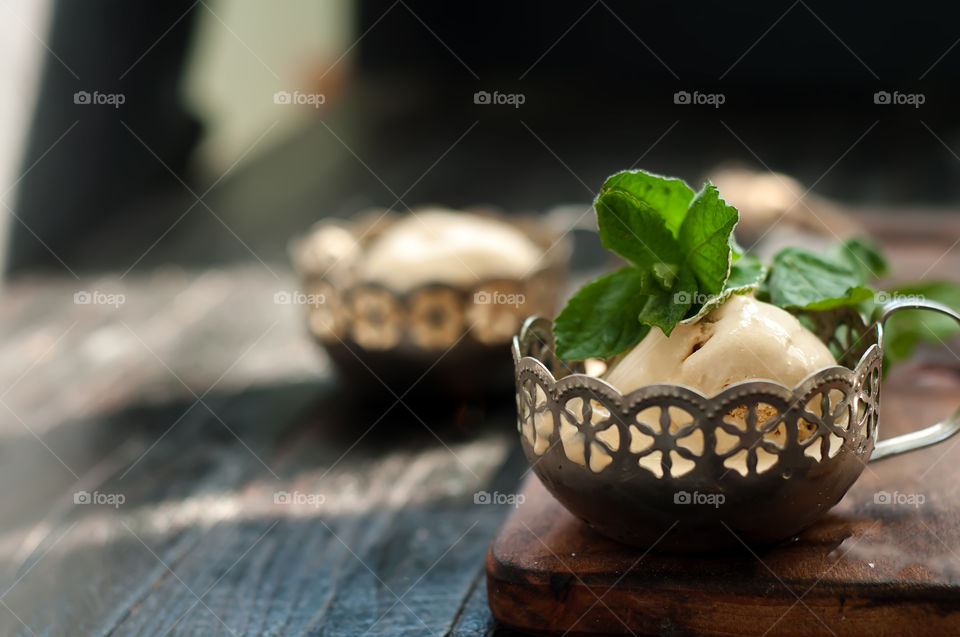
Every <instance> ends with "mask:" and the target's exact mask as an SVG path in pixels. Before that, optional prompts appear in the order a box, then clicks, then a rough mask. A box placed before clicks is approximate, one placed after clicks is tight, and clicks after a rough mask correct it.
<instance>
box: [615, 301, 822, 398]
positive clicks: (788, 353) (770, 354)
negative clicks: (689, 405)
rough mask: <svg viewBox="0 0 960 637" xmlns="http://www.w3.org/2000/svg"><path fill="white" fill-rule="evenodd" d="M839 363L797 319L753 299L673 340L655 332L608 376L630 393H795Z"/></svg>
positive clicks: (685, 328)
mask: <svg viewBox="0 0 960 637" xmlns="http://www.w3.org/2000/svg"><path fill="white" fill-rule="evenodd" d="M836 364H837V362H836V360H835V359H834V357H833V355H832V354H831V353H830V350H828V349H827V347H826V345H824V344H823V343H822V342H821V341H820V339H818V338H817V337H816V336H815V335H814V334H813V332H811V331H810V330H808V329H807V328H805V327H804V326H803V325H801V324H800V321H798V320H797V319H796V317H795V316H793V315H792V314H790V313H789V312H787V311H786V310H782V309H780V308H779V307H776V306H774V305H770V304H769V303H764V302H762V301H758V300H756V299H755V298H753V297H751V296H745V295H734V296H732V297H730V299H729V300H728V301H727V302H726V303H724V304H723V305H721V306H720V307H718V308H717V309H715V310H713V311H712V312H710V313H709V314H707V315H706V316H705V317H703V318H702V319H701V320H700V321H698V322H696V323H693V324H689V325H677V326H676V328H674V330H673V332H672V333H671V334H670V336H669V337H667V336H666V335H664V333H663V332H662V331H660V330H659V329H657V328H653V329H652V330H651V331H650V333H649V334H648V335H647V337H646V338H644V339H643V340H642V341H640V343H639V344H637V346H636V347H634V348H633V349H632V350H631V351H630V352H629V353H628V354H627V355H626V356H624V357H623V358H622V359H621V360H620V361H619V362H618V363H617V364H616V365H615V366H614V367H612V368H611V369H610V370H609V371H608V372H607V374H606V376H605V380H606V381H607V382H609V383H610V384H611V385H613V386H614V387H616V388H617V389H619V390H620V391H621V392H622V393H627V392H629V391H632V390H634V389H636V388H638V387H642V386H644V385H650V384H652V383H675V384H679V385H686V386H687V387H692V388H693V389H696V390H698V391H700V392H701V393H703V394H706V395H707V396H712V395H714V394H716V393H717V392H719V391H720V390H721V389H723V388H724V387H727V386H728V385H731V384H733V383H736V382H739V381H742V380H750V379H766V380H772V381H775V382H778V383H780V384H781V385H785V386H786V387H791V388H792V387H793V386H794V385H796V384H797V383H799V382H800V381H801V380H803V378H804V377H806V376H807V375H808V374H810V373H812V372H815V371H817V370H819V369H822V368H824V367H828V366H830V365H836Z"/></svg>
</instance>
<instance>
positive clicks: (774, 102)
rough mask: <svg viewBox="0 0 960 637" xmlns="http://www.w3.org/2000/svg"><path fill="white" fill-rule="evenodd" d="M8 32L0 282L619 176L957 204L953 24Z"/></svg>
mask: <svg viewBox="0 0 960 637" xmlns="http://www.w3.org/2000/svg"><path fill="white" fill-rule="evenodd" d="M31 15H33V16H34V18H35V20H36V22H37V25H36V31H35V35H36V36H37V37H36V38H34V39H32V40H29V41H27V42H25V43H24V46H23V47H22V48H23V50H24V51H26V52H29V53H30V55H31V56H32V57H24V58H17V59H18V60H19V59H22V60H24V62H23V63H22V66H23V68H35V69H36V71H37V75H36V77H39V78H40V79H39V80H35V81H33V82H32V83H31V82H30V81H24V82H23V83H22V85H23V86H27V87H31V89H30V90H31V93H30V95H31V96H30V98H29V99H28V100H25V102H26V103H27V104H28V106H23V107H22V109H23V113H21V116H20V121H21V122H22V123H28V125H29V128H28V129H27V131H28V132H25V133H24V134H22V135H20V136H19V137H18V136H17V135H11V136H7V137H8V138H9V139H11V140H12V141H11V143H10V144H9V146H10V148H9V149H6V152H7V153H8V155H10V156H11V157H15V158H16V159H15V161H14V160H11V161H10V162H9V164H10V169H9V170H7V172H8V173H9V179H8V182H9V183H10V184H12V188H11V189H9V190H7V194H6V195H5V196H4V200H5V202H6V205H7V207H8V212H9V214H8V217H10V220H9V221H8V228H9V229H8V233H7V235H8V240H7V254H6V259H5V261H6V264H7V272H8V274H15V273H18V272H24V271H31V270H40V271H51V272H56V271H61V272H62V271H65V270H66V269H70V270H74V271H84V270H90V271H102V270H118V271H121V272H126V271H128V270H130V269H131V268H132V269H133V270H144V269H150V268H152V267H155V266H157V265H158V264H164V263H180V264H184V265H191V266H192V265H197V266H202V265H206V264H211V263H223V262H235V261H255V260H262V261H264V262H265V263H269V264H274V263H278V264H283V263H285V262H286V255H285V246H286V242H287V240H288V239H289V237H290V236H291V235H292V234H294V233H297V232H302V231H303V230H305V229H306V228H307V227H309V225H310V224H311V223H312V222H313V221H315V220H317V219H318V218H320V217H323V216H327V215H350V214H353V213H355V212H357V211H359V210H362V209H363V208H366V207H369V206H384V207H393V208H395V209H397V210H401V211H402V210H405V209H406V207H407V206H415V205H417V204H421V203H425V202H438V203H444V204H449V205H453V206H467V205H473V204H480V203H489V204H494V205H497V206H500V207H502V208H504V209H507V210H521V209H534V210H545V209H548V208H550V207H551V206H554V205H558V204H564V203H583V202H588V201H589V200H590V198H591V196H592V193H593V192H595V191H596V190H597V189H598V187H599V185H600V184H601V183H602V180H603V178H604V177H605V176H606V175H608V174H610V173H612V172H615V171H616V170H619V169H622V168H626V167H631V166H637V167H643V168H646V169H648V170H652V171H655V172H661V173H671V174H676V175H679V176H682V177H684V178H686V179H687V180H688V181H691V182H699V180H700V179H702V178H703V177H704V176H705V175H707V174H708V173H710V171H711V170H713V169H714V168H715V167H716V166H718V165H725V164H731V163H734V164H737V165H742V166H744V167H748V168H753V169H756V170H759V171H764V172H765V171H767V170H775V171H778V172H783V173H786V174H789V175H791V176H793V177H795V178H797V179H799V180H800V182H801V183H802V184H804V185H805V186H806V187H809V186H813V187H814V191H815V192H816V193H817V194H820V195H825V196H827V197H830V198H833V199H835V200H837V201H839V202H842V203H845V204H850V205H854V206H875V207H881V208H888V209H891V210H894V211H896V210H898V209H904V208H905V207H911V206H912V207H917V206H920V207H923V208H936V209H940V208H942V209H943V210H944V212H945V213H946V212H947V211H949V210H950V209H955V208H956V204H957V201H958V199H960V182H958V180H957V179H956V176H957V173H958V169H960V157H958V155H957V153H958V152H960V130H958V118H957V117H956V113H957V104H958V99H957V98H958V95H957V81H956V78H957V77H958V75H960V73H958V72H960V47H958V46H957V43H958V39H960V27H958V26H957V25H958V24H960V20H958V18H960V9H958V8H957V7H956V6H953V5H943V4H942V3H934V2H915V3H912V4H910V5H909V6H905V5H903V4H902V3H898V4H897V5H890V8H888V9H887V8H883V7H882V6H880V5H870V6H869V8H865V7H864V6H862V5H853V4H842V3H829V2H818V1H815V0H809V1H804V0H795V1H793V2H791V1H787V2H745V3H736V4H735V6H734V5H731V4H729V3H720V2H689V3H668V2H647V3H637V2H626V1H619V0H604V1H596V2H564V3H557V2H545V1H543V2H509V3H508V2H499V1H494V2H486V3H482V4H476V3H473V4H469V3H468V4H451V3H432V2H423V1H418V0H402V1H401V0H398V1H391V0H383V1H381V0H361V1H356V2H351V1H348V0H336V1H334V0H330V1H324V2H289V3H286V2H285V3H282V4H279V5H278V4H270V3H243V2H236V1H224V0H221V1H219V2H215V1H212V0H211V1H209V2H185V1H182V0H178V1H168V2H163V3H129V2H122V1H120V0H115V1H107V0H98V1H89V2H82V3H81V2H76V1H70V0H62V1H53V2H51V3H50V4H49V6H46V8H45V9H43V10H38V9H34V10H32V11H31ZM41 42H42V44H41ZM28 62H29V63H28ZM8 65H10V66H11V68H14V67H16V68H20V63H19V62H18V63H16V64H15V63H13V62H8ZM78 91H86V92H88V93H90V94H91V95H93V94H94V93H95V92H99V93H100V94H101V97H100V99H101V100H103V99H109V98H104V97H103V96H104V95H108V96H109V95H121V96H122V98H121V99H122V102H123V103H122V104H119V105H114V104H111V103H109V101H108V102H107V103H102V104H97V103H76V99H75V95H76V94H77V92H78ZM278 91H286V92H288V93H290V94H295V92H296V91H299V92H300V93H301V94H303V95H322V96H323V104H320V105H318V106H316V107H315V106H314V105H312V104H309V103H307V104H299V105H297V104H283V103H280V104H278V103H275V100H274V97H275V94H276V93H277V92H278ZM480 91H486V92H487V93H489V94H491V96H492V98H491V101H493V100H495V99H496V98H497V96H496V95H494V93H495V92H496V93H498V94H500V99H512V100H513V101H514V102H517V101H522V104H519V105H515V104H510V103H505V104H495V103H492V104H483V103H479V104H478V103H476V101H477V100H476V99H475V94H476V93H477V92H480ZM882 91H885V92H887V93H888V94H890V95H891V96H893V97H891V102H894V101H896V100H897V99H898V97H897V95H898V94H899V96H900V97H899V99H901V100H904V99H906V100H909V101H912V102H914V103H915V102H917V101H918V98H917V97H916V96H917V95H919V96H921V97H920V98H919V100H920V101H922V104H919V105H915V104H913V103H901V104H897V103H879V104H878V103H876V101H877V98H876V97H875V94H877V93H878V92H882ZM678 92H686V93H687V94H689V95H691V101H696V100H697V99H698V95H699V99H701V100H703V99H707V100H710V99H712V101H713V102H717V101H722V103H721V104H719V105H717V106H714V105H713V104H710V103H703V104H696V103H676V102H677V101H678V100H680V101H683V98H682V97H679V98H678V97H676V96H677V94H678ZM505 95H519V96H520V97H519V98H506V97H504V96H505ZM711 95H712V96H714V97H713V98H710V97H709V96H711ZM717 95H719V96H721V97H720V98H717V97H716V96H717ZM704 96H707V97H704ZM904 96H907V97H904ZM910 96H912V97H910ZM96 99H97V98H96V97H93V98H92V101H94V102H95V101H96ZM294 99H295V98H294ZM880 100H881V101H882V100H883V98H880ZM114 101H117V100H116V98H114ZM31 104H33V105H34V106H32V107H31V106H29V105H31ZM7 119H8V120H11V121H12V120H13V119H14V118H11V117H8V118H7ZM198 199H199V200H198Z"/></svg>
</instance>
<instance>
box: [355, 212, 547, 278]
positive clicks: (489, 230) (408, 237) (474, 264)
mask: <svg viewBox="0 0 960 637" xmlns="http://www.w3.org/2000/svg"><path fill="white" fill-rule="evenodd" d="M542 254H543V250H542V249H540V248H539V247H538V246H537V244H536V243H534V242H533V241H532V240H531V239H530V238H529V237H527V236H526V235H525V234H524V233H523V232H521V231H520V230H519V229H517V228H515V227H513V226H511V225H509V224H507V223H504V222H501V221H497V220H495V219H490V218H487V217H481V216H478V215H473V214H469V213H464V212H455V211H453V210H445V209H439V208H434V209H428V210H420V211H416V212H415V214H411V215H409V216H407V217H406V218H404V219H401V220H400V221H397V222H396V223H394V224H393V225H392V226H391V227H390V228H389V229H388V230H387V231H385V232H384V233H383V235H382V236H380V237H378V238H377V239H376V240H375V241H373V242H372V243H371V245H370V247H369V249H368V251H367V254H366V257H365V258H364V259H363V262H362V264H361V270H360V275H361V278H362V279H364V280H367V281H373V282H377V283H380V284H382V285H385V286H387V287H390V288H392V289H393V290H395V291H397V292H406V291H408V290H410V289H412V288H414V287H416V286H418V285H421V284H424V283H430V282H437V283H448V284H451V285H470V284H473V283H477V282H479V281H483V280H487V279H519V278H522V277H524V276H526V275H527V274H529V273H530V271H531V270H533V269H534V268H535V267H536V265H537V262H538V261H539V259H540V258H541V256H542Z"/></svg>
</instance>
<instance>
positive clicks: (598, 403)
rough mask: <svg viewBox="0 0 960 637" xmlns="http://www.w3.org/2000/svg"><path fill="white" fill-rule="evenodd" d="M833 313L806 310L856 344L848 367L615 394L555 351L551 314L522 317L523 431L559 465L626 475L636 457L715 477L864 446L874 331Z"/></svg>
mask: <svg viewBox="0 0 960 637" xmlns="http://www.w3.org/2000/svg"><path fill="white" fill-rule="evenodd" d="M833 316H834V320H835V322H834V323H833V324H832V325H830V324H829V317H830V315H829V313H819V314H818V315H817V318H816V319H815V320H814V321H813V322H814V324H815V325H816V326H817V328H818V333H820V334H829V339H833V341H834V342H835V343H836V344H839V345H842V346H845V347H847V348H850V347H853V348H855V349H859V350H860V351H861V356H860V358H859V359H858V361H857V362H856V364H855V367H854V368H853V369H846V368H844V367H840V366H837V367H829V368H826V369H824V370H821V371H820V372H818V373H817V374H814V375H812V376H810V377H808V378H807V379H806V380H805V381H803V382H802V383H801V384H800V385H798V386H797V387H793V388H787V387H783V386H782V385H778V384H776V383H772V382H769V381H751V382H745V383H738V384H735V385H732V386H730V387H728V388H726V389H724V390H723V391H721V392H720V393H719V394H717V395H716V396H713V397H705V396H703V395H702V394H700V393H698V392H695V391H693V390H690V389H688V388H685V387H681V386H675V385H649V386H646V387H642V388H640V389H638V390H635V391H633V392H631V393H629V394H627V395H626V396H624V395H621V394H620V393H619V392H618V391H616V390H615V389H614V388H613V387H611V386H610V385H608V384H606V383H605V382H604V381H603V380H601V379H598V378H594V377H590V376H587V375H585V374H583V373H582V365H580V364H570V365H568V364H565V363H564V362H563V361H558V360H557V359H556V357H555V355H554V351H553V340H552V332H551V329H550V327H551V326H550V323H549V322H548V321H544V320H541V319H537V320H534V321H530V322H528V323H527V324H526V325H525V326H524V329H523V330H522V332H521V335H520V336H519V337H518V338H516V339H515V340H514V362H515V364H516V370H517V383H518V400H519V409H520V426H521V430H522V432H523V438H524V439H525V441H526V443H527V444H529V445H530V448H531V450H532V452H533V453H534V454H535V455H536V456H545V455H549V456H551V458H554V459H556V458H562V461H561V463H560V466H561V467H562V466H563V464H562V462H563V461H566V462H569V463H571V464H572V465H575V466H578V467H581V468H582V469H585V470H587V471H589V472H591V473H594V474H598V473H604V472H608V471H612V472H618V473H621V474H623V475H627V473H626V472H635V471H636V469H637V468H639V469H642V470H643V471H642V472H640V474H638V475H648V476H649V479H655V480H667V479H679V478H683V477H684V476H687V475H688V474H691V475H699V476H701V477H703V478H709V477H711V476H710V474H709V473H704V472H712V473H713V475H712V479H714V480H717V479H719V478H720V477H722V476H725V475H727V474H735V475H739V476H740V477H742V478H748V477H749V476H751V475H759V474H764V473H768V472H769V473H771V474H773V475H778V476H781V477H782V479H784V480H787V479H790V477H791V476H792V475H794V474H796V473H798V471H797V470H798V469H802V467H803V466H804V465H810V464H813V463H823V462H829V461H830V460H832V459H833V458H835V457H836V456H837V455H838V454H841V453H844V452H845V450H847V452H848V453H858V454H863V453H865V450H867V449H868V447H869V448H872V440H873V439H874V438H875V435H876V422H877V409H878V402H879V384H880V362H881V352H880V348H879V345H878V344H877V332H873V333H871V332H870V331H869V330H868V329H867V328H866V327H865V326H864V325H863V324H862V322H860V323H859V325H857V324H855V321H854V320H853V318H852V316H851V315H850V314H849V313H847V312H839V313H836V314H835V315H833ZM853 316H856V315H855V314H854V315H853ZM836 321H839V325H842V326H844V327H843V329H840V328H838V323H837V322H836ZM573 372H578V373H573ZM557 442H559V443H560V444H554V443H557ZM866 452H868V451H866Z"/></svg>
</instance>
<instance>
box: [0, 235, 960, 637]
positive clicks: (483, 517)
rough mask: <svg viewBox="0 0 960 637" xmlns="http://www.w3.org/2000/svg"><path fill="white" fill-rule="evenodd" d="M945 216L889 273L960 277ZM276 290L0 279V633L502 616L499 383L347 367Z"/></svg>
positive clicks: (475, 621) (902, 249) (284, 278)
mask: <svg viewBox="0 0 960 637" xmlns="http://www.w3.org/2000/svg"><path fill="white" fill-rule="evenodd" d="M951 223H952V226H950V227H949V228H946V230H944V231H943V232H941V233H939V235H938V236H937V237H936V239H935V240H931V239H929V234H928V235H927V238H923V239H921V238H916V237H911V236H910V235H909V234H904V233H900V234H901V236H900V237H899V238H900V241H899V243H897V244H895V245H892V248H891V249H892V255H893V260H894V265H895V266H896V267H899V268H900V272H901V274H903V275H904V276H908V277H909V276H917V275H919V274H922V273H923V270H925V269H927V268H928V267H930V266H931V263H932V264H933V266H932V269H931V270H930V272H928V273H927V276H947V277H950V276H953V277H955V276H956V272H957V271H958V265H960V255H958V253H960V249H953V250H951V248H952V247H954V246H951V244H952V243H953V242H954V240H955V239H956V237H958V236H960V231H958V230H957V228H956V227H955V226H956V225H957V224H956V223H954V222H951ZM891 224H892V225H891V227H892V228H893V230H892V231H890V233H889V234H890V236H891V237H894V236H896V235H897V234H898V232H900V231H898V230H897V228H902V227H903V226H904V224H899V225H898V224H896V223H894V222H891ZM907 225H910V224H907ZM881 226H882V224H881ZM881 229H882V228H881ZM947 230H948V231H947ZM931 241H933V243H931ZM940 254H943V255H944V256H943V257H942V258H940V259H939V260H936V259H937V257H938V256H939V255H940ZM935 260H936V261H935ZM292 289H296V283H295V282H294V281H293V279H292V276H291V275H290V273H289V272H288V271H286V270H284V269H283V268H282V267H281V266H271V267H269V268H267V267H263V266H262V265H261V264H253V265H239V266H233V267H230V268H221V269H217V268H207V269H203V270H196V271H184V270H180V269H174V268H158V269H154V270H150V271H149V272H148V273H145V274H141V273H136V272H135V273H132V274H129V275H127V276H120V275H119V274H117V275H110V276H104V277H101V278H98V279H90V278H82V279H81V280H76V279H74V278H72V277H69V276H64V277H57V278H23V279H20V280H18V281H16V282H15V283H13V284H11V285H10V286H8V288H7V289H6V290H5V292H4V294H3V297H2V302H0V332H2V334H3V338H2V339H0V482H2V485H3V488H2V489H0V498H2V516H0V578H2V582H0V607H2V608H0V633H2V634H18V635H168V634H176V635H218V634H235V635H240V634H244V635H247V634H249V635H260V634H270V635H298V634H311V635H326V634H330V635H390V636H395V635H422V634H432V635H456V636H464V637H465V636H469V635H488V634H492V633H499V631H500V629H498V628H497V627H496V626H493V625H492V622H491V619H490V613H489V610H488V608H487V603H486V593H485V586H484V581H483V561H484V555H485V553H486V550H487V547H488V545H489V543H490V539H491V537H492V536H493V535H494V533H495V531H496V529H497V527H498V525H499V524H500V523H501V520H502V519H503V517H504V515H505V514H506V513H507V512H508V510H509V506H508V505H497V504H477V503H475V494H477V493H479V492H481V491H486V492H490V493H493V492H500V493H513V492H514V491H515V490H516V488H517V484H518V481H519V480H520V478H521V477H522V476H523V474H524V473H525V462H524V461H523V459H522V456H521V454H520V452H519V445H517V444H516V440H515V435H516V434H515V430H514V413H513V406H512V397H511V396H506V397H505V400H504V402H503V404H499V405H496V404H486V405H480V404H472V405H457V404H450V403H447V402H442V401H436V402H434V403H429V402H427V403H424V402H420V403H418V404H416V405H414V404H410V402H409V401H408V400H406V399H404V400H396V399H395V398H394V397H393V396H390V395H389V394H386V395H385V396H384V392H383V391H380V388H377V387H365V388H361V389H357V388H350V387H345V386H343V385H340V384H338V383H337V381H336V378H335V376H334V374H333V371H332V370H331V369H330V368H329V364H328V363H327V362H326V359H325V358H324V357H323V356H322V355H321V354H319V353H318V352H317V350H316V349H315V348H314V347H313V346H312V344H311V343H310V342H309V341H308V339H307V338H306V337H305V335H304V331H303V329H302V324H301V316H300V313H299V309H300V308H298V307H296V306H290V305H276V304H274V303H273V295H274V294H275V292H277V291H279V290H292ZM78 291H88V292H96V293H97V294H96V295H94V296H93V297H92V299H93V300H94V301H95V302H94V303H91V304H76V303H75V302H74V295H75V294H76V293H77V292H78ZM108 294H122V295H124V296H123V299H122V301H123V302H122V303H119V301H120V300H121V299H120V298H119V297H109V296H106V295H108ZM111 301H112V302H116V303H117V304H116V305H110V304H109V303H110V302H111ZM506 355H507V354H506V352H505V356H506ZM945 356H946V357H947V358H945V359H944V361H945V363H946V365H947V366H948V367H949V366H950V365H953V366H956V364H957V363H956V360H955V359H954V358H952V357H950V355H949V354H945ZM957 550H960V549H957Z"/></svg>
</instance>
